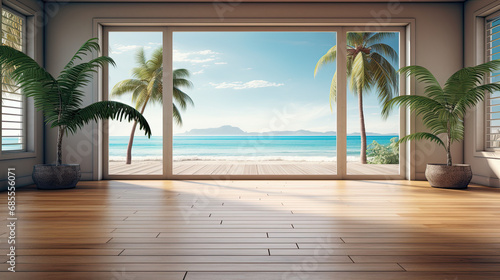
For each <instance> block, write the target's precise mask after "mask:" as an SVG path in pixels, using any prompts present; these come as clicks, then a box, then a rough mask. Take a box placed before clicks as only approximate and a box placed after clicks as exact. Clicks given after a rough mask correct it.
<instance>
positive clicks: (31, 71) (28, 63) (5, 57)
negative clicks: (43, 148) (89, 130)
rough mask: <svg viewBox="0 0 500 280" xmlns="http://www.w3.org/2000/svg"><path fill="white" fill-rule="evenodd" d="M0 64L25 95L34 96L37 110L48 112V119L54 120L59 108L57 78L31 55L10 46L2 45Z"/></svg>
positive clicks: (3, 73)
mask: <svg viewBox="0 0 500 280" xmlns="http://www.w3.org/2000/svg"><path fill="white" fill-rule="evenodd" d="M0 65H1V68H2V75H7V77H8V78H7V79H9V80H10V81H11V82H13V83H15V84H16V85H17V87H19V88H22V93H23V94H24V95H25V96H27V97H32V98H33V101H34V104H35V107H36V108H37V110H39V111H44V112H46V117H47V118H48V121H52V120H53V115H54V114H55V115H57V113H58V111H57V110H58V109H59V98H60V89H59V85H58V83H57V80H56V79H55V78H54V77H53V76H52V75H50V73H49V72H47V71H46V70H45V69H43V68H42V67H40V65H38V63H37V62H36V61H35V60H33V59H32V58H31V57H29V56H28V55H26V54H25V53H23V52H20V51H18V50H16V49H14V48H11V47H8V46H0Z"/></svg>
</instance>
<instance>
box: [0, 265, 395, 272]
mask: <svg viewBox="0 0 500 280" xmlns="http://www.w3.org/2000/svg"><path fill="white" fill-rule="evenodd" d="M295 266H296V265H294V264H282V263H272V264H268V263H261V264H259V265H255V264H237V263H236V264H232V263H224V264H222V263H221V264H219V265H213V264H184V263H178V264H164V263H162V264H135V263H130V264H126V266H125V265H124V264H114V263H106V264H45V263H44V264H30V265H29V266H27V265H23V266H22V267H21V266H20V267H18V268H19V270H18V271H93V272H95V271H121V270H123V269H126V270H127V271H148V272H152V271H159V272H169V271H170V272H175V271H179V272H180V271H282V272H288V271H289V272H293V269H294V267H295ZM0 269H2V270H3V271H6V270H7V265H4V264H2V265H0ZM315 269H316V271H371V272H376V271H403V269H402V268H401V267H400V266H399V265H398V264H389V263H372V264H355V263H329V264H318V265H316V266H315Z"/></svg>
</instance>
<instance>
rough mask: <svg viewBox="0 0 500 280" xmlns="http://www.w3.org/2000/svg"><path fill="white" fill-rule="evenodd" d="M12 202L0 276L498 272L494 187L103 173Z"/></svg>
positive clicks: (214, 279)
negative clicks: (127, 177)
mask: <svg viewBox="0 0 500 280" xmlns="http://www.w3.org/2000/svg"><path fill="white" fill-rule="evenodd" d="M16 202H17V208H16V213H17V218H18V220H17V228H16V253H17V259H16V271H17V273H11V272H6V271H7V264H5V261H6V260H7V256H6V253H7V249H6V248H7V247H8V245H7V243H6V242H5V241H6V238H7V232H6V230H7V227H6V226H2V227H0V238H1V240H2V242H1V243H0V246H1V248H2V249H1V251H2V253H1V254H0V260H1V261H2V262H3V263H4V264H2V265H1V269H0V271H1V272H0V279H8V280H11V279H12V280H16V279H37V280H38V279H42V280H43V279H50V280H59V279H61V280H67V279H72V280H88V279H92V280H101V279H102V280H104V279H105V280H110V279H113V280H114V279H127V280H128V279H135V280H142V279H168V280H183V279H184V280H225V279H228V280H236V279H258V280H276V279H277V280H279V279H287V280H288V279H314V280H331V279H342V280H401V279H405V280H415V279H421V280H445V279H448V280H492V279H500V223H499V220H498V218H499V217H500V190H499V189H492V188H486V187H480V186H472V187H470V188H469V189H468V190H465V191H457V190H445V189H434V188H431V187H429V186H428V184H427V183H426V182H407V181H101V182H80V183H79V185H78V187H77V189H73V190H62V191H38V190H35V189H33V188H23V189H18V190H17V193H16ZM6 204H7V193H6V192H3V193H0V209H3V210H2V211H0V219H1V220H2V222H3V223H4V225H6V224H7V221H6V218H7V205H6Z"/></svg>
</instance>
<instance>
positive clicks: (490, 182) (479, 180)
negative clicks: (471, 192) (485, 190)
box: [471, 175, 500, 188]
mask: <svg viewBox="0 0 500 280" xmlns="http://www.w3.org/2000/svg"><path fill="white" fill-rule="evenodd" d="M471 183H473V184H478V185H484V186H488V187H493V188H500V179H498V178H494V177H487V176H481V175H474V176H473V177H472V181H471Z"/></svg>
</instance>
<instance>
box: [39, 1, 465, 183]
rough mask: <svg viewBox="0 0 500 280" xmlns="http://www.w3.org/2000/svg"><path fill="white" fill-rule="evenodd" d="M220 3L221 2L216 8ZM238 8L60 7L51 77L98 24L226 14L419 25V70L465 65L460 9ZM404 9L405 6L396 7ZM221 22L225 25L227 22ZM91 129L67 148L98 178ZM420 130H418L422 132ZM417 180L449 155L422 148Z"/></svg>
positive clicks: (49, 142)
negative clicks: (96, 20)
mask: <svg viewBox="0 0 500 280" xmlns="http://www.w3.org/2000/svg"><path fill="white" fill-rule="evenodd" d="M217 3H220V2H217ZM232 3H235V4H234V6H232V5H226V6H217V7H214V5H213V4H212V3H204V4H201V3H198V4H178V3H177V4H175V3H170V4H168V3H147V4H146V3H144V4H132V3H120V4H117V3H100V4H99V3H71V4H65V5H60V6H58V4H52V5H54V6H56V7H57V9H56V10H57V13H55V14H54V15H53V17H52V18H51V20H50V21H49V23H48V25H47V28H46V62H47V67H48V69H49V71H51V72H53V73H56V72H58V71H59V70H60V69H61V68H62V67H63V65H64V64H65V63H66V61H67V60H68V59H69V58H70V56H71V55H72V54H73V52H74V51H75V49H76V48H78V47H79V46H80V45H81V44H82V43H83V42H84V41H85V40H87V39H89V38H91V37H92V36H93V30H92V20H93V18H109V17H115V18H182V17H185V18H214V19H216V20H219V15H218V13H217V11H219V12H220V11H222V10H223V11H225V13H224V14H223V16H224V19H227V18H259V17H264V18H314V17H318V18H330V19H331V20H332V21H336V20H339V19H346V18H347V19H349V18H367V19H370V20H369V21H377V20H379V21H382V22H384V21H390V20H391V18H413V19H415V20H416V26H415V30H416V34H415V46H416V48H415V57H416V64H419V65H422V66H425V67H428V68H429V69H430V70H431V71H432V72H433V73H436V76H437V78H438V79H439V80H440V81H441V82H443V81H444V80H445V79H446V78H447V77H448V76H449V75H450V74H451V73H453V72H454V71H456V70H458V69H459V68H461V67H462V65H463V49H462V46H463V30H462V13H463V4H461V3H436V4H430V3H403V4H395V3H396V2H394V3H390V4H387V3H371V4H367V3H364V4H362V3H355V4H354V3H350V4H347V3H331V4H325V3H295V4H290V3H273V4H262V3H260V4H259V3H245V4H236V3H237V1H234V2H232ZM397 5H400V6H397ZM224 19H222V20H224ZM421 91H422V86H418V87H417V93H418V92H421ZM96 98H97V93H96V92H93V89H92V88H89V89H88V95H87V98H86V99H85V103H90V102H92V101H95V100H96ZM95 127H96V126H95V125H94V126H92V127H90V126H89V127H87V128H86V131H84V133H79V134H78V135H76V136H74V137H71V138H70V139H69V140H66V142H65V145H64V147H65V151H64V152H65V153H66V154H67V153H68V151H69V150H68V149H72V150H73V151H75V150H77V147H78V146H79V147H80V151H79V152H77V154H78V153H79V155H81V157H80V158H78V159H73V161H74V162H79V163H80V164H81V165H82V178H83V179H92V178H97V174H96V170H95V169H93V168H92V167H93V164H92V162H93V160H94V159H93V157H92V153H91V152H89V151H87V150H86V148H90V149H97V143H96V142H95V139H94V138H93V137H94V136H95V133H92V129H93V128H95ZM420 128H421V127H420V125H418V126H417V130H418V129H420ZM55 136H56V133H55V131H52V130H49V131H47V133H46V145H45V148H46V162H53V161H54V160H55V147H54V145H53V143H54V141H55ZM462 149H463V147H462V146H461V144H457V145H456V146H455V147H454V148H453V150H454V151H453V152H454V159H455V161H456V162H462V160H463V157H462ZM416 154H417V157H416V164H417V166H416V173H417V178H419V179H422V178H423V172H424V170H425V164H426V163H427V162H443V163H444V161H445V154H444V151H441V150H437V149H436V147H435V146H433V145H430V144H428V143H418V144H417V150H416Z"/></svg>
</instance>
